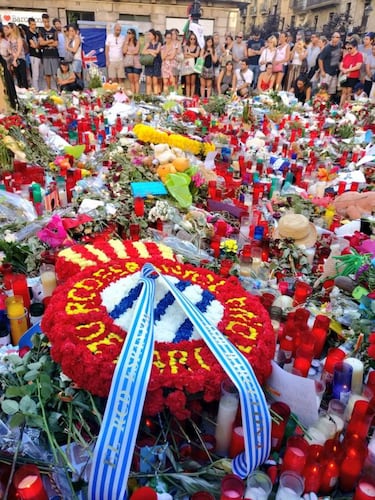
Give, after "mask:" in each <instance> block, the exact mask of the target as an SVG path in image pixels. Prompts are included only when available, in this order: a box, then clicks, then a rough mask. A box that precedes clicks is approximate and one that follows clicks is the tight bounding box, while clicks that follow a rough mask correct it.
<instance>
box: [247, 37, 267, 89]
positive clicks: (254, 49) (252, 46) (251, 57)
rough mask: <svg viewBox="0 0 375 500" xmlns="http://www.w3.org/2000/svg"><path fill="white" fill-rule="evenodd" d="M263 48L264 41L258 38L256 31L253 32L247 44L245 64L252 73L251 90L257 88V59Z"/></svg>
mask: <svg viewBox="0 0 375 500" xmlns="http://www.w3.org/2000/svg"><path fill="white" fill-rule="evenodd" d="M263 46H264V40H263V39H262V38H261V37H260V33H259V31H258V30H254V31H253V33H252V35H251V36H250V38H249V40H248V42H247V64H248V66H249V69H250V70H251V71H252V72H253V75H254V81H253V88H254V89H255V88H257V84H258V78H259V73H260V68H259V58H260V54H261V53H262V48H263Z"/></svg>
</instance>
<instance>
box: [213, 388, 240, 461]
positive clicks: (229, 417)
mask: <svg viewBox="0 0 375 500" xmlns="http://www.w3.org/2000/svg"><path fill="white" fill-rule="evenodd" d="M238 406H239V394H238V391H237V389H236V387H235V385H234V384H233V383H232V382H231V381H230V380H224V382H223V383H222V384H221V398H220V401H219V409H218V414H217V419H216V429H215V439H216V453H217V454H218V455H220V456H226V455H227V454H228V451H229V446H230V442H231V438H232V429H233V424H234V421H235V419H236V415H237V410H238Z"/></svg>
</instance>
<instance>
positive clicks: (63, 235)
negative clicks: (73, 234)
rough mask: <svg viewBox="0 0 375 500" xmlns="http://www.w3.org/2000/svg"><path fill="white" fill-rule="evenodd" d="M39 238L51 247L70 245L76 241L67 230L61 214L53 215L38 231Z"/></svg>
mask: <svg viewBox="0 0 375 500" xmlns="http://www.w3.org/2000/svg"><path fill="white" fill-rule="evenodd" d="M38 238H39V239H40V240H41V241H43V242H44V243H47V245H49V246H50V247H51V248H58V247H63V246H64V247H65V246H70V245H72V244H73V243H74V242H73V240H72V239H71V238H70V237H69V235H68V233H67V232H66V230H65V228H64V225H63V222H62V220H61V218H60V216H59V215H53V216H52V217H51V220H50V221H49V222H48V224H47V225H46V226H45V227H44V228H43V229H42V230H41V231H39V232H38Z"/></svg>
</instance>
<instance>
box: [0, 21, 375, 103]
mask: <svg viewBox="0 0 375 500" xmlns="http://www.w3.org/2000/svg"><path fill="white" fill-rule="evenodd" d="M42 21H43V26H42V27H39V28H38V27H37V26H36V22H35V19H33V18H29V20H28V26H27V27H26V26H16V25H15V24H14V23H9V24H8V25H6V26H3V27H2V28H1V29H0V55H1V56H2V57H3V58H4V60H5V61H6V63H7V65H8V68H9V70H10V72H11V74H12V75H13V76H14V78H15V81H16V83H17V85H18V87H21V88H28V87H30V86H32V87H33V88H35V89H37V90H39V89H41V88H47V89H50V88H51V86H52V85H53V84H55V85H56V86H57V88H59V89H60V90H74V89H76V88H81V87H82V80H81V78H82V41H81V37H80V33H79V30H78V28H77V27H76V26H74V25H68V26H65V27H64V28H63V27H62V24H61V21H60V20H59V19H57V18H55V19H53V21H52V23H51V20H50V18H49V15H48V14H47V13H44V14H43V15H42ZM199 42H200V43H198V38H197V34H195V33H194V32H189V33H188V36H182V35H181V34H180V33H179V31H178V30H177V29H172V30H167V31H166V32H165V33H164V34H162V33H161V32H160V31H157V30H154V29H151V30H150V31H149V32H148V33H147V34H146V35H145V39H144V38H143V37H139V36H138V34H137V32H136V30H135V29H133V28H129V29H128V30H127V32H126V34H123V33H122V26H121V25H120V23H116V24H115V25H114V27H113V30H112V31H111V32H110V33H108V35H107V37H106V41H105V60H106V71H107V78H108V79H109V80H111V81H114V82H118V83H119V84H120V85H124V84H125V82H126V80H127V84H128V86H129V87H130V89H131V91H132V92H133V93H134V94H139V93H140V90H141V81H142V80H144V81H145V93H146V94H148V95H151V94H154V95H158V94H160V93H162V92H164V93H167V92H169V91H171V90H177V88H178V87H179V86H180V85H181V86H182V88H183V89H184V94H185V95H186V96H188V97H192V96H193V95H199V96H200V97H202V98H208V97H210V96H211V95H212V94H218V95H220V94H237V95H238V96H239V97H247V96H248V95H249V94H250V93H252V92H266V91H269V90H272V89H274V90H276V91H278V90H287V91H291V92H294V94H295V96H296V98H297V99H298V100H299V101H301V102H303V103H304V102H305V101H309V100H310V99H311V97H312V96H313V95H314V93H316V92H317V90H318V89H319V88H322V87H323V88H324V89H325V90H326V91H327V93H328V95H329V97H330V99H332V100H333V101H335V102H338V103H340V104H341V105H344V104H345V102H347V101H348V100H351V99H358V98H361V97H368V98H370V99H371V100H374V101H375V84H374V81H375V35H374V33H366V34H365V35H364V36H363V38H362V39H361V38H360V37H359V36H358V35H354V34H351V35H348V36H347V37H346V39H345V40H343V39H342V38H341V36H340V34H339V33H337V32H335V33H333V34H332V37H331V39H330V40H328V39H327V38H326V37H325V36H321V35H319V34H318V33H312V34H311V35H309V38H308V39H304V36H303V33H302V32H299V33H298V34H297V36H296V39H295V40H294V39H293V37H292V36H291V34H290V33H286V32H281V33H278V34H272V35H271V36H269V37H268V38H266V39H263V38H262V37H261V34H260V32H259V31H258V30H256V29H254V30H253V31H252V33H251V35H250V36H249V37H248V40H244V36H243V33H242V32H238V33H237V34H236V35H235V36H232V34H230V33H227V34H226V35H225V37H224V39H223V40H221V37H220V35H219V33H217V32H215V33H213V35H210V36H206V37H205V39H204V46H202V45H203V43H202V41H201V40H199ZM43 79H44V82H43Z"/></svg>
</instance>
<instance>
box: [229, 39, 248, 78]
mask: <svg viewBox="0 0 375 500" xmlns="http://www.w3.org/2000/svg"><path fill="white" fill-rule="evenodd" d="M246 58H247V45H246V43H245V42H244V40H243V33H242V31H240V32H239V33H237V35H236V39H235V41H234V43H233V45H232V61H233V65H234V69H235V70H236V69H239V68H240V66H241V61H242V60H243V59H246Z"/></svg>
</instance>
